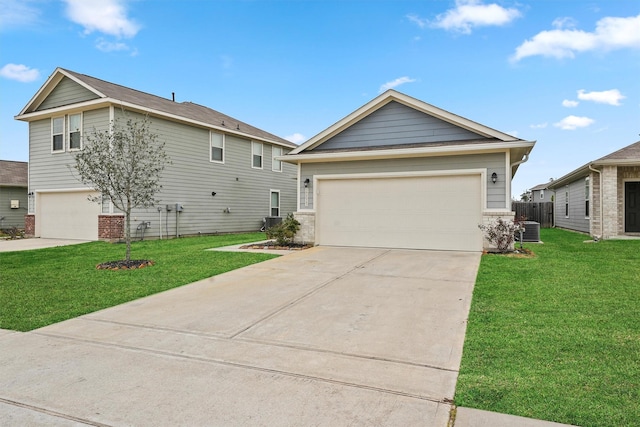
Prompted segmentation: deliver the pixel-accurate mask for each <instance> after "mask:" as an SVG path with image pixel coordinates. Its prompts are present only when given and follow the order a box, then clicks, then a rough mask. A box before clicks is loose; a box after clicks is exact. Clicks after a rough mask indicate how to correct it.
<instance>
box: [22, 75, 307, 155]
mask: <svg viewBox="0 0 640 427" xmlns="http://www.w3.org/2000/svg"><path fill="white" fill-rule="evenodd" d="M65 77H67V78H69V79H71V80H73V81H75V82H76V83H78V84H80V85H82V86H83V87H85V88H86V89H88V90H89V91H91V92H93V93H95V94H96V96H97V97H98V99H97V100H91V101H85V102H84V103H85V104H86V105H87V106H93V107H94V108H95V104H99V105H102V104H113V105H117V106H120V105H122V106H123V107H125V108H129V109H135V110H139V111H143V112H147V113H150V114H154V115H158V116H162V117H165V118H168V119H170V120H179V121H186V122H189V123H192V124H195V125H199V126H203V127H208V128H213V129H217V130H220V131H224V132H226V133H230V134H235V135H238V136H243V137H249V138H254V139H259V140H262V141H266V142H271V143H275V144H278V145H283V146H286V147H290V148H294V147H297V145H296V144H294V143H292V142H289V141H287V140H286V139H283V138H280V137H279V136H276V135H273V134H271V133H269V132H265V131H263V130H261V129H258V128H256V127H254V126H251V125H249V124H247V123H245V122H242V121H240V120H237V119H235V118H233V117H231V116H227V115H226V114H222V113H220V112H218V111H216V110H213V109H211V108H208V107H205V106H202V105H198V104H194V103H192V102H175V101H173V100H171V99H166V98H162V97H160V96H156V95H151V94H149V93H145V92H141V91H138V90H135V89H131V88H128V87H125V86H121V85H118V84H115V83H110V82H107V81H104V80H100V79H97V78H95V77H91V76H87V75H85V74H80V73H77V72H75V71H70V70H66V69H63V68H57V69H56V70H55V71H54V72H53V74H52V75H51V76H50V77H49V79H48V80H47V82H46V83H45V84H44V85H43V86H42V88H40V90H39V91H38V92H37V93H36V94H35V95H34V97H33V98H32V99H31V100H30V101H29V103H28V104H27V105H26V106H25V107H24V108H23V109H22V111H21V112H20V114H18V115H17V116H16V117H15V118H16V119H18V120H26V121H29V119H30V118H32V117H37V116H40V115H42V114H46V112H47V111H48V110H42V111H37V110H38V107H39V106H40V104H42V102H43V101H44V100H45V99H46V97H47V96H48V95H49V94H50V93H51V91H52V90H53V89H54V88H55V87H56V85H57V84H58V83H59V82H60V81H61V80H62V79H63V78H65ZM80 104H82V103H80ZM58 108H59V107H58Z"/></svg>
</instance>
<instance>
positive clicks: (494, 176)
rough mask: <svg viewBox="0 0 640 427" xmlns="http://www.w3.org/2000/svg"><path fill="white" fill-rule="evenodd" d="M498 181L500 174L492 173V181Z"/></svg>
mask: <svg viewBox="0 0 640 427" xmlns="http://www.w3.org/2000/svg"><path fill="white" fill-rule="evenodd" d="M497 181H498V174H497V173H495V172H494V173H492V174H491V182H493V183H494V184H495V183H496V182H497Z"/></svg>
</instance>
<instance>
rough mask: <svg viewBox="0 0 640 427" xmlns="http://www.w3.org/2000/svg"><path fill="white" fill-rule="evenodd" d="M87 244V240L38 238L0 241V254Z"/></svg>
mask: <svg viewBox="0 0 640 427" xmlns="http://www.w3.org/2000/svg"><path fill="white" fill-rule="evenodd" d="M87 242H88V240H70V239H41V238H39V237H36V238H30V239H16V240H9V239H0V252H14V251H30V250H33V249H45V248H55V247H57V246H69V245H79V244H80V243H87Z"/></svg>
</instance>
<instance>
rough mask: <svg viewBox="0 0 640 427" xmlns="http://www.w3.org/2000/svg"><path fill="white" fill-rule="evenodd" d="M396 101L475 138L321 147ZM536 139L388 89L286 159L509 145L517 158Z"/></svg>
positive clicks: (431, 152)
mask: <svg viewBox="0 0 640 427" xmlns="http://www.w3.org/2000/svg"><path fill="white" fill-rule="evenodd" d="M392 102H397V103H400V104H402V105H405V106H407V107H410V108H412V109H414V110H417V111H419V112H421V113H424V114H426V115H428V116H431V117H434V118H436V119H439V120H442V121H444V122H447V123H449V124H451V125H454V126H457V127H459V128H462V129H465V130H467V131H469V134H470V135H471V134H474V138H467V139H462V140H461V139H458V140H450V141H448V140H444V141H437V142H429V141H427V140H426V137H425V140H424V142H422V141H421V142H417V143H411V144H404V145H377V146H366V147H359V148H348V149H332V150H326V149H320V148H319V147H320V146H321V145H322V144H324V143H325V142H327V141H329V140H331V139H332V138H334V137H336V136H337V135H338V134H340V133H341V132H344V131H345V130H347V129H348V128H350V127H352V126H354V125H355V124H357V123H358V122H360V121H361V120H363V119H365V118H366V117H368V116H370V115H371V114H373V113H375V112H376V111H378V110H380V109H381V108H383V107H385V106H386V105H388V104H390V103H392ZM534 144H535V142H534V141H525V140H523V139H520V138H516V137H514V136H512V135H509V134H506V133H503V132H500V131H497V130H495V129H492V128H490V127H487V126H484V125H482V124H480V123H476V122H474V121H471V120H469V119H466V118H464V117H461V116H458V115H456V114H453V113H450V112H448V111H446V110H443V109H441V108H438V107H435V106H433V105H430V104H427V103H426V102H423V101H420V100H418V99H415V98H412V97H410V96H407V95H405V94H403V93H400V92H397V91H395V90H387V91H386V92H384V93H383V94H381V95H379V96H378V97H376V98H374V99H373V100H371V101H370V102H368V103H367V104H365V105H364V106H362V107H360V108H359V109H357V110H356V111H354V112H353V113H351V114H349V115H348V116H346V117H345V118H343V119H342V120H340V121H338V122H337V123H335V124H333V125H332V126H330V127H328V128H327V129H325V130H324V131H322V132H320V133H319V134H318V135H316V136H314V137H313V138H311V139H309V140H308V141H307V142H305V143H304V144H302V145H300V146H299V147H298V148H296V149H294V150H292V151H291V152H290V153H289V154H288V155H286V156H284V157H283V160H286V161H289V162H292V163H298V162H317V161H345V160H363V159H375V158H401V157H412V156H428V155H447V154H464V153H476V152H481V151H488V150H504V149H508V150H510V153H511V161H512V162H516V163H517V162H518V161H519V160H521V159H522V158H523V156H528V154H529V152H530V151H531V149H532V148H533V146H534ZM516 163H514V164H513V167H512V172H514V173H515V170H516V169H517V168H518V164H516Z"/></svg>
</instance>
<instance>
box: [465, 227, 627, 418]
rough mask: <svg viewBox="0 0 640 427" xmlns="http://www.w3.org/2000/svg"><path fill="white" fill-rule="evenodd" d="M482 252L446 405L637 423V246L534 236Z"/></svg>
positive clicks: (565, 235) (564, 234) (553, 234)
mask: <svg viewBox="0 0 640 427" xmlns="http://www.w3.org/2000/svg"><path fill="white" fill-rule="evenodd" d="M541 238H542V240H543V241H544V244H542V245H537V244H529V245H526V247H528V248H529V249H531V250H533V251H534V253H535V254H536V257H535V258H528V259H527V258H508V257H504V256H498V255H485V256H483V258H482V262H481V265H480V270H479V272H478V278H477V281H476V285H475V290H474V295H473V302H472V306H471V312H470V315H469V323H468V326H467V335H466V340H465V344H464V354H463V358H462V365H461V370H460V375H459V378H458V385H457V389H456V396H455V403H456V405H459V406H465V407H471V408H478V409H485V410H489V411H495V412H501V413H509V414H514V415H520V416H524V417H531V418H538V419H544V420H549V421H555V422H560V423H566V424H574V425H579V426H584V427H588V426H632V425H636V426H637V425H640V421H639V420H640V405H639V404H638V402H640V314H639V313H640V241H638V240H634V241H628V240H627V241H612V240H609V241H601V242H599V243H584V241H585V240H587V239H588V238H587V237H586V236H585V235H582V234H578V233H572V232H568V231H564V230H558V229H543V230H541Z"/></svg>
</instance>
